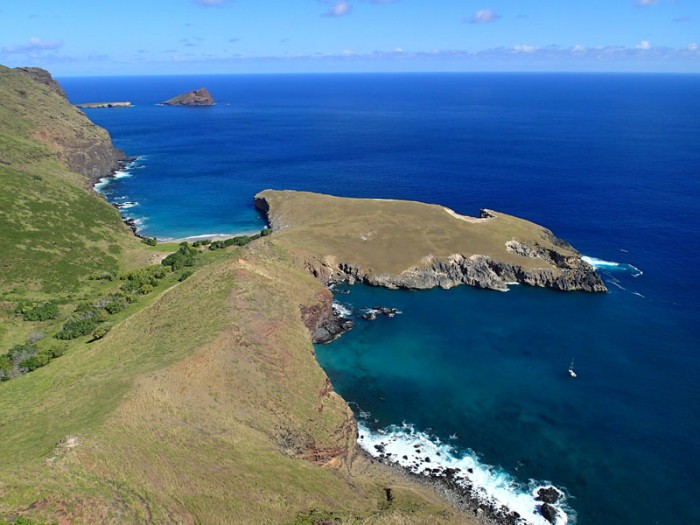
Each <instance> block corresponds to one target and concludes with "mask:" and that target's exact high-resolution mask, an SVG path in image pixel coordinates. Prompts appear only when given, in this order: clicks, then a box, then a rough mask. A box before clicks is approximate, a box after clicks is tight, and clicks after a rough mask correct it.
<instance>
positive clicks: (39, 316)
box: [15, 302, 58, 321]
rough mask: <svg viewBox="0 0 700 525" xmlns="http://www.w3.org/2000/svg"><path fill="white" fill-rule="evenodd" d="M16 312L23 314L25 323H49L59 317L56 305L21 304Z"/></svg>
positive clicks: (48, 303)
mask: <svg viewBox="0 0 700 525" xmlns="http://www.w3.org/2000/svg"><path fill="white" fill-rule="evenodd" d="M15 312H16V313H18V314H22V319H24V320H25V321H48V320H50V319H56V317H58V306H57V305H56V303H51V302H47V303H34V302H32V303H20V304H19V305H17V308H16V309H15Z"/></svg>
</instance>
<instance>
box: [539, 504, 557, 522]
mask: <svg viewBox="0 0 700 525" xmlns="http://www.w3.org/2000/svg"><path fill="white" fill-rule="evenodd" d="M540 513H541V514H542V517H543V518H544V519H546V520H547V521H548V522H549V523H554V522H555V521H556V519H557V509H555V508H554V507H552V506H551V505H550V504H549V503H543V504H542V507H541V508H540Z"/></svg>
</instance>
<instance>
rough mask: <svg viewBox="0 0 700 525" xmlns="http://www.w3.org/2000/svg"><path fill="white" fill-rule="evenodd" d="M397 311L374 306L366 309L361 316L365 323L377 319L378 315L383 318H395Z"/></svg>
mask: <svg viewBox="0 0 700 525" xmlns="http://www.w3.org/2000/svg"><path fill="white" fill-rule="evenodd" d="M398 313H399V311H398V310H397V309H396V308H387V307H385V306H374V307H372V308H369V309H367V311H366V312H365V313H364V314H362V318H363V319H364V320H366V321H374V320H375V319H377V317H379V316H380V315H383V316H384V317H389V318H392V317H396V314H398Z"/></svg>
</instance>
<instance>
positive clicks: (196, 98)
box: [163, 88, 215, 106]
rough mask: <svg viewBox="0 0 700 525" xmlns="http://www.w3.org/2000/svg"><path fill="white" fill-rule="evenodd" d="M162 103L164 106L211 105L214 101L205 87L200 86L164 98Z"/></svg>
mask: <svg viewBox="0 0 700 525" xmlns="http://www.w3.org/2000/svg"><path fill="white" fill-rule="evenodd" d="M163 104H164V105H166V106H213V105H214V104H215V102H214V98H213V97H212V96H211V93H209V91H208V90H207V88H200V89H196V90H194V91H190V92H189V93H184V94H182V95H178V96H177V97H173V98H171V99H170V100H166V101H165V102H163Z"/></svg>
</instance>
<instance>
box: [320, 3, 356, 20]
mask: <svg viewBox="0 0 700 525" xmlns="http://www.w3.org/2000/svg"><path fill="white" fill-rule="evenodd" d="M326 3H328V2H326ZM351 11H352V6H351V5H350V3H349V2H347V0H336V2H335V3H334V4H333V5H332V6H331V7H330V9H329V10H328V11H326V12H325V13H323V16H345V15H349V14H350V12H351Z"/></svg>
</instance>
